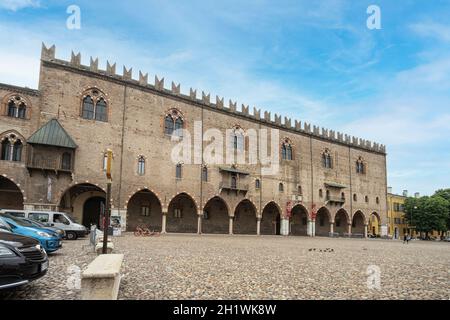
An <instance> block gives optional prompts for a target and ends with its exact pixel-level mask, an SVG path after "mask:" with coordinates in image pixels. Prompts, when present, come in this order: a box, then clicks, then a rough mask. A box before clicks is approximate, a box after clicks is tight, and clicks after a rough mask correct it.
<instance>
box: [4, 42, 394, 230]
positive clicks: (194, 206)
mask: <svg viewBox="0 0 450 320" xmlns="http://www.w3.org/2000/svg"><path fill="white" fill-rule="evenodd" d="M41 59H42V62H41V70H40V78H39V87H38V89H37V90H32V89H28V88H20V87H15V86H11V85H6V84H2V85H0V99H1V100H0V101H1V108H2V109H1V116H0V132H1V137H0V138H1V159H2V160H1V161H0V174H1V178H0V208H22V207H25V208H27V209H32V210H39V209H45V210H59V211H66V212H69V213H72V214H73V215H74V216H75V217H76V218H77V219H78V220H79V221H80V222H82V223H83V224H85V225H87V226H88V225H90V224H92V223H98V221H99V215H100V214H101V212H102V210H103V207H104V202H105V200H104V199H105V186H106V182H107V180H106V177H105V173H104V156H105V152H106V151H107V150H108V149H111V150H112V151H113V153H114V162H113V172H112V174H113V184H112V215H113V216H116V217H120V219H121V223H122V226H123V227H124V228H126V229H128V230H134V229H135V227H136V226H137V225H140V224H144V225H147V226H148V225H150V227H151V228H152V229H155V230H162V231H163V232H193V233H196V232H198V233H234V234H292V235H310V236H314V235H326V236H328V235H329V234H330V232H331V233H332V234H334V235H335V234H340V235H344V234H357V235H360V236H364V234H367V228H368V224H369V221H375V223H376V224H378V226H382V225H384V226H386V223H387V222H386V221H385V220H386V216H387V214H386V210H387V202H386V153H385V147H384V146H383V145H379V144H377V143H372V142H369V141H366V140H363V139H358V138H355V137H350V136H347V135H343V134H341V133H339V132H334V131H332V130H327V129H323V128H322V129H319V127H316V126H311V125H310V124H307V123H303V122H300V121H295V122H292V121H291V119H288V118H284V119H282V118H281V116H278V115H275V117H272V116H271V114H270V113H269V112H264V113H261V111H260V110H257V109H254V111H253V112H251V111H250V110H249V107H246V106H242V108H240V109H241V110H240V111H238V110H237V109H238V108H237V106H236V104H235V103H233V102H230V104H229V106H225V105H224V102H223V99H220V98H216V99H215V102H212V101H211V99H210V95H209V94H205V93H203V92H202V94H201V97H200V98H198V96H199V93H197V91H196V90H192V89H191V90H190V94H189V95H184V94H182V93H181V92H180V86H179V85H175V84H172V86H171V89H166V87H165V86H164V80H163V79H162V80H159V79H158V78H156V79H155V83H154V84H149V83H148V77H147V75H143V74H142V73H140V75H139V79H138V80H134V79H133V78H132V71H131V70H127V69H125V68H124V70H123V71H124V72H123V75H118V74H117V73H116V70H115V69H116V65H115V64H113V65H112V64H110V63H109V62H108V64H107V70H106V71H103V70H99V68H98V60H97V59H96V60H93V59H91V63H90V66H84V65H81V63H80V62H81V58H80V55H74V54H73V55H72V58H71V61H63V60H59V59H56V58H55V48H54V47H51V48H50V49H48V48H46V47H45V46H43V50H42V57H41ZM196 123H200V124H201V126H200V138H201V140H200V142H198V143H197V144H196V145H195V148H199V149H200V150H203V151H205V150H207V148H208V146H209V144H210V143H211V141H208V139H207V137H205V133H207V132H208V129H218V130H219V132H223V134H224V137H225V138H224V139H225V140H226V141H228V138H229V135H230V132H231V135H232V137H231V138H230V139H231V140H230V141H231V143H232V148H234V151H235V152H236V153H237V154H240V155H242V154H243V155H244V157H247V156H248V155H249V154H250V151H251V150H250V149H251V139H250V138H249V135H248V133H249V132H252V131H254V132H261V131H260V129H267V130H268V132H269V134H270V135H272V132H273V131H271V129H277V130H279V131H278V133H279V139H278V140H277V142H276V145H275V147H276V152H279V157H280V161H279V164H280V168H279V170H278V171H277V172H276V173H275V174H273V175H267V174H263V172H264V165H262V164H261V163H260V162H258V163H257V164H249V162H246V163H244V164H233V163H229V164H226V163H224V164H205V162H204V161H202V158H201V157H200V160H199V161H200V162H195V164H189V163H186V162H179V163H174V162H173V161H172V157H171V153H172V150H173V147H174V146H175V145H177V142H172V141H171V134H172V132H173V131H174V130H175V129H178V128H183V129H185V130H187V131H188V132H192V134H193V132H194V129H195V126H196ZM227 130H228V131H227ZM185 139H187V138H186V137H183V140H182V141H187V140H185ZM201 141H203V142H201ZM269 141H270V139H269ZM227 143H228V142H227ZM259 147H260V146H259ZM259 147H258V148H259ZM273 147H274V145H273V144H272V145H269V147H268V152H269V153H270V152H271V151H272V150H273V149H272V148H273ZM193 157H194V156H193ZM197 160H198V159H197ZM385 228H386V229H387V226H386V227H385ZM379 229H381V230H382V229H383V228H377V230H379Z"/></svg>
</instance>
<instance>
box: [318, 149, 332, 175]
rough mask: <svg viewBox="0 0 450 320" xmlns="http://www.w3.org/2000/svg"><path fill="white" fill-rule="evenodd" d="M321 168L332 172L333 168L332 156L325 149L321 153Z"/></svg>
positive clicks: (328, 150) (329, 151)
mask: <svg viewBox="0 0 450 320" xmlns="http://www.w3.org/2000/svg"><path fill="white" fill-rule="evenodd" d="M321 158H322V159H321V162H322V167H323V168H325V169H329V170H332V169H333V168H334V159H333V155H332V152H331V150H330V149H328V148H325V149H324V150H323V151H322V157H321Z"/></svg>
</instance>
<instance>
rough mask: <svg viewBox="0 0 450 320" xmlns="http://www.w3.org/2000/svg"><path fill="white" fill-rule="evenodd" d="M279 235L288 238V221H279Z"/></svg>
mask: <svg viewBox="0 0 450 320" xmlns="http://www.w3.org/2000/svg"><path fill="white" fill-rule="evenodd" d="M280 235H282V236H288V235H289V219H285V218H283V219H281V220H280Z"/></svg>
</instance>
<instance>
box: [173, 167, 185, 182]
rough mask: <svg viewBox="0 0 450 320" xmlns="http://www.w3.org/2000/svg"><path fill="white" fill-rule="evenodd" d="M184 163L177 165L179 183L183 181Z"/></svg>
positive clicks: (176, 171) (176, 175)
mask: <svg viewBox="0 0 450 320" xmlns="http://www.w3.org/2000/svg"><path fill="white" fill-rule="evenodd" d="M183 165H184V164H183V163H182V162H179V163H177V164H176V165H175V179H176V180H177V181H179V180H182V179H183Z"/></svg>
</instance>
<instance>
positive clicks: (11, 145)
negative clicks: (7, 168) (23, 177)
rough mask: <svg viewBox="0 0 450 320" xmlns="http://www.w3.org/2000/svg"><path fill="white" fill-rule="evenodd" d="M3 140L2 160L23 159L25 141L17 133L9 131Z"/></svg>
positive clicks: (18, 160)
mask: <svg viewBox="0 0 450 320" xmlns="http://www.w3.org/2000/svg"><path fill="white" fill-rule="evenodd" d="M1 141H2V142H1V157H0V159H1V160H6V161H16V162H20V161H22V150H23V143H22V140H21V139H20V138H19V137H17V135H16V134H14V133H9V134H7V135H5V136H3V137H2V140H1Z"/></svg>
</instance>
